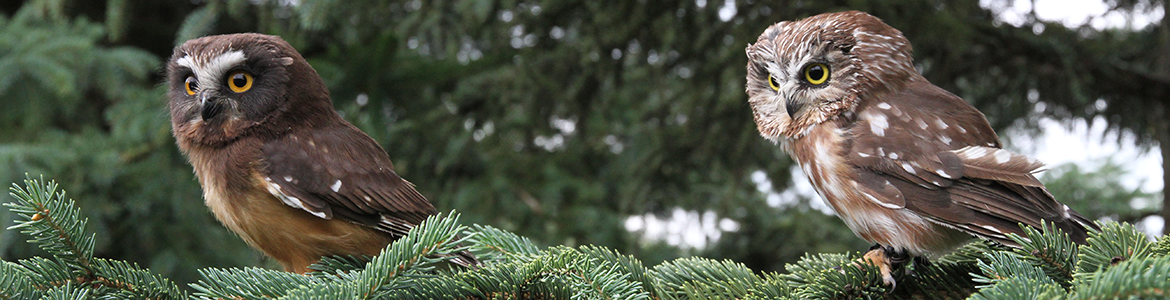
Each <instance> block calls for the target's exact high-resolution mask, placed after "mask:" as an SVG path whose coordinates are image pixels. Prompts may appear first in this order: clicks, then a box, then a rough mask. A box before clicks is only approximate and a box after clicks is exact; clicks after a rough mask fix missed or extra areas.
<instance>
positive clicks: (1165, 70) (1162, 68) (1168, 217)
mask: <svg viewBox="0 0 1170 300" xmlns="http://www.w3.org/2000/svg"><path fill="white" fill-rule="evenodd" d="M1161 23H1162V24H1161V25H1160V26H1158V32H1159V36H1160V40H1161V43H1160V44H1161V47H1160V48H1162V50H1161V51H1159V52H1158V53H1162V54H1163V55H1161V56H1159V57H1158V66H1157V67H1156V70H1157V72H1158V74H1159V75H1161V76H1162V78H1170V57H1168V55H1165V54H1166V53H1170V1H1162V22H1161ZM1165 100H1166V99H1163V101H1165ZM1161 106H1162V117H1161V118H1158V119H1157V120H1159V122H1160V123H1161V124H1158V125H1159V126H1158V127H1156V128H1157V130H1158V131H1161V132H1157V133H1156V135H1157V139H1158V147H1160V148H1162V235H1167V234H1170V193H1167V192H1166V191H1167V188H1170V173H1168V172H1170V120H1167V118H1170V105H1168V104H1167V103H1166V102H1162V105H1161Z"/></svg>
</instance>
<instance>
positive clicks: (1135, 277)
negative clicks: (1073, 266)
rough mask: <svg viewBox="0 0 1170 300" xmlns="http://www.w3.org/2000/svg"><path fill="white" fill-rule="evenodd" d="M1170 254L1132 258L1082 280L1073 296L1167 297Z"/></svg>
mask: <svg viewBox="0 0 1170 300" xmlns="http://www.w3.org/2000/svg"><path fill="white" fill-rule="evenodd" d="M1168 274H1170V256H1159V257H1141V258H1132V259H1129V260H1126V261H1123V262H1120V263H1118V264H1117V265H1116V266H1113V267H1111V268H1109V269H1107V270H1104V271H1099V272H1096V274H1094V276H1092V277H1093V278H1095V280H1091V281H1080V282H1079V284H1078V285H1077V286H1076V289H1075V290H1076V293H1075V294H1074V295H1073V297H1071V298H1072V299H1166V298H1168V297H1170V278H1167V276H1168Z"/></svg>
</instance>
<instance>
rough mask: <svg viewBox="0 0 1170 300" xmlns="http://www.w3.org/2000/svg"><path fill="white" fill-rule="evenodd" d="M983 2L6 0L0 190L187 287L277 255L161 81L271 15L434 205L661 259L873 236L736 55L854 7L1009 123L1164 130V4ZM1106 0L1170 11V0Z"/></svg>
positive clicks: (1123, 215)
mask: <svg viewBox="0 0 1170 300" xmlns="http://www.w3.org/2000/svg"><path fill="white" fill-rule="evenodd" d="M979 2H980V1H974V0H968V1H928V0H901V1H728V2H714V1H711V2H708V1H706V0H686V1H650V0H645V1H625V0H620V1H555V0H546V1H514V0H478V1H470V0H469V1H420V0H414V1H328V0H321V1H312V0H302V1H295V0H282V1H246V0H208V1H183V0H169V1H154V0H107V1H68V0H29V1H25V2H18V1H10V2H4V3H0V12H2V14H3V16H0V103H2V104H3V105H4V106H5V107H6V108H7V109H5V110H3V112H0V124H3V127H2V128H0V163H2V164H3V167H0V179H5V180H4V181H0V182H15V181H16V180H17V179H19V178H21V177H22V176H24V174H26V173H28V174H32V175H34V176H35V175H39V174H45V175H46V176H49V177H50V178H52V179H56V180H57V181H58V182H61V183H62V188H63V189H65V190H68V191H70V192H71V193H75V194H79V195H84V197H79V199H84V201H85V202H81V203H78V205H79V206H81V207H84V209H83V211H84V212H85V213H87V214H89V217H90V218H91V221H93V223H92V224H94V226H95V227H96V229H97V231H98V234H99V235H101V236H107V237H110V239H105V240H103V242H105V243H104V244H99V245H97V248H98V252H97V256H101V257H108V258H114V259H124V260H129V261H135V262H138V263H140V264H142V265H143V266H147V267H149V268H151V269H152V270H155V271H158V272H160V273H162V274H164V275H167V276H168V277H170V278H172V279H174V280H176V281H178V282H190V281H194V280H195V279H196V278H197V274H196V273H195V270H196V268H199V267H207V266H221V267H229V266H242V265H256V264H268V265H271V262H265V261H263V260H262V259H261V258H260V256H259V255H258V254H256V253H255V252H253V251H251V250H250V249H248V248H247V246H245V245H244V244H243V243H242V242H241V241H240V240H239V239H238V238H236V237H233V236H231V234H229V233H228V232H227V231H226V230H224V228H223V227H222V226H221V225H219V224H218V223H217V222H215V221H214V219H213V218H212V217H211V215H210V214H209V213H208V212H207V209H206V208H205V207H204V206H203V203H202V198H201V192H200V190H199V187H198V183H197V181H196V180H195V178H194V176H193V174H192V171H191V168H190V166H188V165H187V164H186V162H185V159H184V158H183V157H182V155H181V154H180V153H179V152H178V151H177V149H176V147H175V146H174V144H173V143H174V140H173V138H172V137H171V136H170V132H169V128H170V127H169V123H168V121H169V120H168V115H167V109H166V103H165V98H164V96H163V89H162V88H160V87H158V86H157V83H158V82H160V78H161V76H163V74H162V69H161V63H162V61H164V60H165V59H167V58H168V57H169V56H170V55H171V49H172V48H173V47H174V46H175V45H176V44H178V43H181V42H182V41H184V40H186V39H189V38H193V37H198V36H202V35H207V34H219V33H232V32H245V31H254V32H262V33H268V34H277V35H281V36H282V37H283V38H284V39H286V40H288V41H289V42H290V43H292V44H293V46H295V47H296V48H297V49H298V50H300V51H301V53H302V54H303V55H304V56H305V57H306V58H307V59H309V61H310V63H311V64H312V65H313V66H314V67H315V68H316V69H317V71H318V72H319V73H320V74H321V75H322V77H323V78H324V79H325V81H326V83H327V84H328V85H329V87H330V90H331V92H332V95H333V99H334V104H335V105H336V106H337V108H338V110H339V111H340V112H341V113H342V114H343V116H344V117H346V119H348V120H350V121H351V122H353V123H354V124H355V125H357V126H358V127H360V128H362V130H364V131H365V132H366V133H368V134H370V135H371V136H372V137H374V139H375V140H378V141H379V142H380V143H381V144H382V145H383V147H384V148H385V149H386V150H387V151H388V152H389V154H390V157H391V158H392V159H393V160H394V162H395V165H396V167H397V169H398V171H399V174H401V175H403V177H405V178H407V179H408V180H410V181H412V182H414V183H415V184H417V185H418V189H419V191H421V192H422V193H423V194H424V195H426V196H427V197H428V198H429V199H430V200H431V201H432V202H433V203H434V204H435V206H436V207H437V208H439V210H440V211H446V210H451V209H455V210H458V211H459V212H461V213H462V214H463V216H464V221H467V222H473V223H480V224H488V225H492V226H497V227H500V228H504V229H507V230H510V231H514V232H516V233H518V234H521V235H524V236H527V237H529V238H532V239H534V240H536V241H538V242H539V243H543V244H546V245H560V244H564V245H570V246H574V245H583V244H596V245H603V246H607V247H612V248H614V249H616V250H619V251H621V252H623V253H626V254H632V255H635V256H637V257H639V258H641V259H642V260H643V261H644V262H646V263H647V264H649V265H654V264H657V263H658V262H660V261H663V260H666V259H672V258H675V257H679V256H686V255H702V256H706V257H711V258H730V259H733V260H737V261H740V262H743V263H745V264H747V265H748V266H749V267H751V268H753V269H755V270H761V271H765V270H780V269H782V268H783V264H784V263H788V262H793V261H795V260H797V259H798V258H799V257H800V256H802V255H804V253H806V252H841V251H848V250H861V249H864V248H865V247H866V246H867V244H866V243H865V242H864V241H862V240H861V239H858V238H856V237H854V236H853V234H852V233H851V232H849V231H848V229H847V228H845V227H844V226H843V223H842V222H841V221H839V220H838V219H836V218H835V217H833V216H831V215H826V214H825V213H823V212H822V211H821V210H818V209H816V208H815V207H817V206H816V205H815V204H816V203H815V201H819V200H816V199H806V198H805V197H802V196H799V195H798V194H796V193H781V192H784V191H786V190H788V189H789V187H790V184H791V183H792V182H793V181H794V180H796V181H801V180H805V179H804V178H793V174H794V173H793V172H792V169H791V168H790V164H791V162H790V160H789V159H788V156H787V155H786V154H784V153H783V152H782V151H781V150H780V149H779V148H777V147H775V146H774V145H771V144H770V143H769V142H767V141H765V140H764V139H763V138H760V137H759V135H758V133H757V132H756V129H755V127H754V123H753V122H752V120H751V112H750V108H749V107H748V106H747V105H746V101H745V100H746V96H745V95H744V92H743V84H744V83H743V82H744V65H745V64H746V57H744V55H743V47H744V46H745V45H747V44H748V43H752V42H754V41H755V39H756V37H757V36H758V35H759V34H760V32H762V30H763V29H764V28H767V26H769V25H771V24H773V23H775V22H778V21H782V20H792V19H796V18H801V17H806V16H810V15H814V14H818V13H822V12H828V11H840V10H847V9H856V10H863V11H867V12H869V13H872V14H874V15H876V16H878V17H880V18H882V19H883V20H885V21H886V22H888V23H889V24H890V25H891V26H894V27H895V28H899V29H901V30H902V31H903V33H905V34H906V36H907V37H908V38H909V39H910V40H911V42H912V43H913V44H914V47H915V58H916V61H917V63H918V66H919V67H920V68H921V69H922V70H923V72H924V74H925V75H926V77H927V78H928V79H930V80H931V81H932V82H934V83H935V84H938V85H940V86H942V87H944V88H946V89H948V90H950V91H952V92H954V93H956V94H958V95H960V96H961V97H963V98H964V99H966V100H968V101H970V102H972V103H973V104H974V105H976V106H977V107H978V108H980V109H981V110H982V111H984V112H985V113H986V114H987V116H988V118H989V119H990V120H991V121H992V123H993V125H994V126H995V127H996V128H997V129H1000V130H1003V129H1006V128H1008V127H1009V126H1015V127H1017V128H1024V129H1027V128H1035V122H1034V120H1035V118H1037V117H1038V116H1051V117H1055V118H1058V119H1061V120H1077V119H1092V118H1096V117H1104V118H1106V119H1107V120H1108V121H1109V124H1110V129H1111V130H1114V131H1121V132H1127V133H1132V134H1134V135H1135V136H1136V137H1137V141H1138V143H1139V144H1140V145H1141V146H1143V147H1149V146H1153V145H1158V144H1159V142H1161V145H1167V144H1168V143H1170V142H1168V141H1170V138H1167V137H1170V118H1168V117H1170V105H1168V104H1167V102H1166V99H1168V98H1167V96H1168V93H1167V89H1170V75H1168V74H1170V67H1168V64H1170V59H1168V58H1167V57H1170V55H1166V53H1170V33H1168V32H1170V26H1168V25H1167V23H1168V22H1167V21H1166V20H1165V19H1164V18H1163V20H1162V21H1161V23H1159V24H1154V25H1152V26H1147V27H1145V28H1138V29H1106V30H1098V29H1093V28H1091V27H1088V26H1083V27H1080V28H1066V27H1064V26H1063V25H1061V24H1060V23H1052V22H1046V21H1042V20H1039V19H1037V18H1035V17H1034V15H1033V16H1032V17H1031V19H1029V20H1025V22H1024V24H1023V25H1018V26H1015V25H1011V24H1005V23H1003V22H1000V21H997V20H996V18H995V16H996V13H995V12H994V11H993V10H991V9H989V8H985V7H984V6H980V3H979ZM989 2H992V3H1001V2H997V1H989ZM1108 3H1109V4H1110V5H1112V7H1113V9H1116V10H1120V11H1130V12H1132V11H1140V10H1145V11H1149V10H1155V9H1159V10H1165V9H1166V4H1165V3H1164V2H1163V1H1157V0H1143V1H1124V0H1116V1H1109V2H1108ZM1038 104H1042V105H1038ZM1038 106H1042V108H1043V109H1037V107H1038ZM1168 148H1170V147H1162V151H1163V153H1164V154H1165V153H1166V152H1165V151H1170V150H1168ZM1041 159H1043V158H1041ZM1119 164H1124V163H1123V162H1121V163H1119ZM1115 166H1116V165H1115ZM1058 169H1059V172H1053V174H1051V175H1052V176H1049V177H1046V178H1048V179H1046V180H1048V182H1050V183H1052V184H1055V185H1056V186H1053V189H1054V193H1056V194H1057V195H1058V197H1060V199H1061V200H1063V201H1065V202H1066V203H1069V204H1070V206H1073V207H1074V208H1076V209H1078V210H1080V211H1081V212H1083V213H1085V214H1086V215H1090V216H1092V217H1101V216H1111V217H1113V218H1120V219H1123V220H1128V219H1129V218H1137V217H1139V216H1145V215H1148V214H1153V213H1154V212H1155V211H1156V209H1158V206H1157V205H1147V206H1143V209H1145V210H1144V211H1135V210H1134V209H1133V208H1132V207H1131V205H1130V204H1131V202H1132V199H1134V198H1142V197H1145V198H1143V199H1150V197H1151V196H1149V195H1145V194H1142V193H1141V192H1140V191H1136V190H1132V189H1126V188H1125V187H1122V186H1118V185H1116V176H1117V174H1118V173H1117V172H1120V171H1119V169H1101V170H1082V169H1077V168H1073V167H1061V168H1058ZM1102 178H1104V179H1102ZM1102 180H1104V181H1102ZM1110 180H1112V181H1110ZM1087 182H1103V183H1101V184H1096V185H1094V184H1088V183H1087ZM1110 182H1112V183H1110ZM1061 184H1064V185H1061ZM1074 188H1076V189H1075V190H1074ZM1070 198H1072V199H1070ZM1127 199H1130V200H1128V201H1127ZM1147 202H1151V203H1157V202H1159V201H1152V200H1147ZM1161 207H1162V208H1163V209H1165V207H1166V206H1165V205H1163V206H1161ZM678 211H683V212H692V213H693V214H694V215H700V216H703V217H702V218H701V219H702V220H703V224H702V226H697V229H696V230H701V231H704V233H703V234H702V236H703V237H705V238H707V239H709V241H708V242H709V243H707V244H706V246H705V247H702V248H695V247H688V246H678V245H677V244H678V243H668V242H665V241H663V240H660V239H645V238H643V237H642V236H641V235H640V234H639V233H637V232H633V233H632V232H631V231H630V230H628V227H627V223H630V221H631V220H641V222H642V223H641V224H642V225H643V226H648V225H647V224H646V223H645V222H646V221H645V220H648V219H651V217H654V216H659V217H663V218H665V217H667V216H669V215H672V214H676V213H675V212H678ZM1162 214H1163V215H1167V214H1170V212H1167V211H1163V212H1162ZM684 215H685V214H684ZM631 217H635V218H633V219H631ZM10 219H11V216H10V215H7V214H0V221H2V222H3V223H9V224H10V221H9V220H10ZM636 223H637V222H634V223H632V224H636ZM630 227H634V228H636V227H637V226H630ZM712 233H714V234H715V235H712ZM15 234H16V233H15V232H11V231H4V232H0V257H4V258H5V259H16V258H23V257H27V256H32V255H36V254H37V252H36V251H39V250H35V249H34V248H31V247H30V246H28V245H26V244H24V243H22V242H21V241H19V240H18V239H19V237H18V236H16V235H15ZM716 235H717V237H718V238H717V239H716V238H714V237H715V236H716Z"/></svg>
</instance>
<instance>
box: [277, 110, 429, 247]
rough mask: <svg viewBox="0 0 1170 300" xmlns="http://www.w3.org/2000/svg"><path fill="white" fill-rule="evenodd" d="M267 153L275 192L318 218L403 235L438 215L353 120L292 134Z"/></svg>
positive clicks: (279, 140)
mask: <svg viewBox="0 0 1170 300" xmlns="http://www.w3.org/2000/svg"><path fill="white" fill-rule="evenodd" d="M261 152H262V156H263V157H262V160H261V161H262V164H263V166H262V167H261V173H262V175H263V176H264V177H265V180H267V181H268V183H269V184H270V189H269V191H270V192H271V193H273V195H275V196H277V198H280V199H281V200H282V201H284V202H285V204H288V205H290V206H293V207H298V208H301V209H304V210H305V211H306V212H308V213H311V214H313V215H316V216H318V217H321V218H325V219H332V218H340V219H342V220H346V221H350V222H354V223H357V224H361V225H365V226H368V227H371V228H375V229H378V230H381V231H384V232H387V233H390V234H393V235H395V236H402V235H405V234H406V232H407V231H409V230H410V228H411V227H413V226H414V225H416V224H419V223H421V222H422V221H423V220H424V219H426V217H427V216H429V215H432V214H435V213H437V212H436V210H435V208H434V206H432V205H431V203H430V202H429V201H427V200H426V198H424V197H423V196H422V195H421V194H419V193H418V191H416V190H415V189H414V185H413V184H411V183H410V182H407V181H406V180H404V179H402V178H401V177H399V176H398V174H397V173H395V172H394V167H393V164H392V163H391V162H390V158H389V156H387V155H386V152H385V151H384V150H382V147H380V146H378V144H377V143H376V142H374V140H373V139H371V138H370V137H369V136H367V135H366V134H364V133H362V132H361V131H359V130H358V129H357V128H355V127H353V125H350V124H348V123H341V124H336V125H334V126H328V127H325V128H312V129H307V130H304V131H302V132H293V133H289V134H287V135H285V136H283V137H281V138H279V139H276V140H273V141H269V142H267V143H265V144H264V146H263V147H262V149H261Z"/></svg>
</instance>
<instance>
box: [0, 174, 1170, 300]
mask: <svg viewBox="0 0 1170 300" xmlns="http://www.w3.org/2000/svg"><path fill="white" fill-rule="evenodd" d="M11 190H12V194H11V195H12V196H13V197H14V198H16V202H12V203H7V204H5V206H7V207H8V208H9V210H11V211H13V212H15V213H17V214H18V215H20V216H21V218H22V219H20V220H17V222H16V223H17V224H16V225H14V226H11V227H9V229H10V230H20V231H21V232H22V233H24V234H27V235H29V236H30V237H31V239H30V240H29V243H32V244H36V245H38V246H40V247H42V248H44V249H46V252H47V253H49V256H48V257H33V258H29V259H22V260H19V261H17V262H9V261H0V271H2V272H0V299H95V298H96V299H967V298H968V297H969V299H1102V298H1105V299H1122V298H1158V297H1166V296H1167V295H1166V291H1168V290H1170V277H1167V275H1166V274H1170V256H1168V255H1166V253H1165V252H1164V251H1162V250H1161V249H1163V248H1161V247H1163V246H1164V244H1165V240H1166V239H1165V238H1163V239H1162V240H1160V241H1158V242H1157V243H1153V242H1150V241H1149V239H1148V237H1146V236H1145V235H1144V234H1142V233H1141V232H1139V231H1137V230H1135V229H1134V228H1133V226H1131V225H1129V224H1124V223H1112V222H1110V223H1105V224H1102V225H1103V226H1102V230H1101V231H1100V232H1092V233H1091V237H1090V242H1089V243H1088V244H1086V245H1081V246H1077V245H1076V244H1074V243H1072V242H1071V241H1070V240H1069V239H1068V237H1067V235H1065V234H1064V233H1062V232H1060V231H1059V230H1053V231H1046V230H1047V229H1048V228H1044V229H1045V230H1032V229H1028V230H1025V236H1012V237H1011V238H1012V239H1013V240H1015V241H1017V242H1019V243H1021V247H1020V248H1007V247H1002V246H996V245H989V244H987V243H986V242H974V243H970V244H968V245H966V246H963V247H961V248H959V249H957V250H956V251H954V253H951V254H948V255H946V256H943V257H941V258H939V259H936V260H935V261H933V262H929V263H928V262H925V261H916V262H914V263H913V264H911V265H907V266H905V267H904V268H902V269H899V270H896V271H895V273H894V276H895V278H896V279H897V281H898V285H897V286H896V288H894V287H891V286H886V285H884V284H883V283H882V280H881V275H880V274H879V273H878V272H877V270H876V268H875V267H873V266H871V265H869V264H865V263H859V262H858V258H859V257H860V255H861V253H859V252H850V253H839V254H826V253H821V254H807V255H806V256H805V257H804V258H802V259H801V260H800V261H798V262H796V263H793V264H789V265H788V266H787V268H786V269H787V271H786V273H775V272H773V273H763V274H761V273H758V272H756V271H753V270H751V269H749V268H747V267H746V266H744V265H743V264H741V263H738V262H734V261H731V260H713V259H708V258H700V257H688V258H679V259H675V260H672V261H667V262H664V263H661V264H659V265H657V266H654V267H651V268H647V267H645V266H644V265H643V264H642V262H641V261H639V260H638V259H636V258H634V257H633V256H627V255H623V254H621V253H619V252H617V251H614V250H612V249H609V248H605V247H598V246H592V245H585V246H579V247H568V246H553V247H547V248H542V247H539V246H536V245H534V244H533V243H532V242H531V241H530V240H528V239H527V238H524V237H521V236H518V235H516V234H514V233H511V232H508V231H505V230H501V229H497V228H494V227H490V226H483V225H473V226H472V227H465V226H463V225H460V223H459V215H458V214H455V213H453V212H452V213H448V214H440V215H436V216H432V217H430V218H428V219H427V220H426V221H425V222H423V223H422V224H420V225H419V226H417V227H415V228H414V229H413V230H411V231H410V233H409V234H407V235H406V236H405V237H403V238H401V239H399V240H397V241H395V242H394V243H392V244H391V245H389V246H388V247H387V248H386V249H385V250H383V251H382V253H381V254H380V255H378V256H375V257H373V258H369V259H367V258H362V257H331V258H326V259H325V260H323V261H322V262H321V263H318V264H317V265H315V266H314V268H315V269H317V270H318V271H317V272H313V273H310V274H307V275H300V274H293V273H288V272H283V271H275V270H267V269H260V268H251V267H249V268H242V269H239V268H228V269H223V268H208V269H202V270H200V271H199V273H200V274H201V275H202V278H203V279H202V280H200V281H199V282H198V283H195V284H192V285H191V287H192V288H194V289H195V290H196V292H195V293H194V294H193V295H188V294H187V293H185V292H184V291H182V290H180V289H179V288H178V287H177V286H175V285H174V284H173V283H171V282H170V281H169V280H168V279H166V278H164V277H163V276H161V275H158V274H156V273H154V272H152V271H150V270H149V269H143V268H140V267H138V266H137V265H136V264H133V263H127V262H124V261H118V260H109V259H103V258H96V257H93V256H92V255H93V251H92V244H93V239H94V238H95V236H94V234H93V233H91V232H90V231H89V230H88V229H87V228H86V227H87V226H86V220H85V219H84V218H82V217H81V214H80V212H79V209H78V208H76V207H75V203H74V202H73V201H72V200H70V199H68V198H66V197H65V192H64V191H58V190H57V185H56V183H54V182H47V183H46V182H42V180H33V179H30V180H26V181H25V185H24V186H23V187H22V186H18V185H14V186H13V188H12V189H11ZM464 250H470V251H472V252H474V253H475V254H477V255H478V256H479V258H480V259H481V261H482V263H483V265H482V266H481V267H480V268H478V269H464V268H460V267H454V266H453V265H450V264H447V262H446V261H447V260H449V259H450V257H451V256H450V255H451V254H453V253H458V252H460V251H464ZM1078 253H1079V254H1078ZM1118 257H1120V258H1118ZM1074 265H1075V266H1077V267H1076V268H1073V266H1074Z"/></svg>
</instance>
